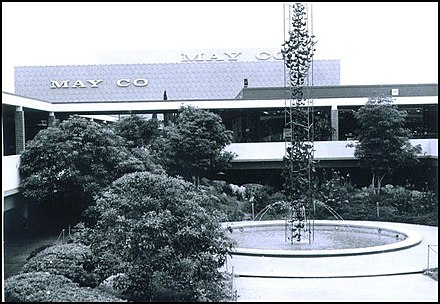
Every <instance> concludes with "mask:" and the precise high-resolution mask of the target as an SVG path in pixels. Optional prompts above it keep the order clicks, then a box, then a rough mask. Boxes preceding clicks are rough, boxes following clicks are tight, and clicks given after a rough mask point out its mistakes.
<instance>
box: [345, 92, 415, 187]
mask: <svg viewBox="0 0 440 304" xmlns="http://www.w3.org/2000/svg"><path fill="white" fill-rule="evenodd" d="M392 101H393V100H392V98H391V97H387V96H383V95H378V96H373V97H370V98H369V99H368V101H367V103H366V104H365V105H364V106H362V107H361V108H360V109H359V110H358V111H357V112H355V113H354V116H355V118H356V120H357V123H358V127H359V129H358V130H357V133H358V143H357V144H355V145H354V146H355V152H354V156H355V157H357V158H359V159H360V162H361V165H362V166H363V167H364V168H368V169H369V170H371V172H372V180H371V185H372V186H373V188H374V189H375V193H377V194H378V193H380V188H381V184H382V181H383V179H384V177H385V175H386V174H392V173H393V172H394V171H395V170H396V169H397V168H398V167H400V166H403V165H405V164H408V163H410V162H412V163H415V162H417V161H418V160H417V154H419V153H421V151H422V148H421V146H420V145H417V146H412V145H411V143H410V142H409V136H410V131H409V129H406V128H404V125H405V117H406V115H407V113H406V111H403V110H399V109H398V108H397V106H395V105H394V104H393V103H392ZM349 146H353V145H349Z"/></svg>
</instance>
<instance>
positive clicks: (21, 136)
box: [15, 106, 26, 154]
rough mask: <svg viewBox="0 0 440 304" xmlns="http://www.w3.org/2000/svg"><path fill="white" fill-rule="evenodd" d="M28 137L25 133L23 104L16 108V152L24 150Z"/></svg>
mask: <svg viewBox="0 0 440 304" xmlns="http://www.w3.org/2000/svg"><path fill="white" fill-rule="evenodd" d="M25 143H26V137H25V133H24V111H23V107H22V106H18V107H16V108H15V153H16V154H20V153H21V152H22V151H23V150H24V146H25Z"/></svg>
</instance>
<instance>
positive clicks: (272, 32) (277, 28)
mask: <svg viewBox="0 0 440 304" xmlns="http://www.w3.org/2000/svg"><path fill="white" fill-rule="evenodd" d="M292 3H293V2H292ZM292 3H290V2H255V3H254V2H242V3H240V2H223V3H222V2H202V3H198V2H183V3H174V2H160V3H159V2H158V3H154V2H147V3H137V2H133V3H127V2H120V3H113V2H110V3H88V2H81V3H75V2H70V3H69V2H59V3H45V2H39V3H38V2H37V3H23V2H21V3H20V2H19V3H14V2H2V91H6V92H14V86H13V83H14V66H40V65H79V64H98V56H99V54H100V52H105V51H148V50H178V51H183V50H191V49H228V48H229V49H231V48H233V49H246V48H269V49H280V48H281V44H282V43H283V42H284V26H285V22H284V7H285V6H286V4H292ZM309 8H311V12H312V13H311V14H309V16H311V19H312V21H313V22H312V27H313V34H314V35H315V36H316V40H317V41H318V43H317V44H316V52H315V57H314V58H315V59H340V60H341V84H342V85H351V84H353V85H355V84H404V83H438V3H437V2H412V3H411V2H409V3H407V2H401V3H394V2H390V3H381V2H376V3H371V2H365V3H362V2H359V3H358V2H352V3H335V2H332V3H320V2H312V3H309ZM287 22H288V20H287ZM286 26H288V24H286Z"/></svg>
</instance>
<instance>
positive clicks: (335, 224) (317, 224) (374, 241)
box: [223, 220, 422, 257]
mask: <svg viewBox="0 0 440 304" xmlns="http://www.w3.org/2000/svg"><path fill="white" fill-rule="evenodd" d="M223 225H224V227H225V228H227V229H226V231H228V232H227V233H228V234H229V236H230V237H231V238H232V239H234V240H235V241H236V242H237V244H236V248H235V249H234V250H233V251H232V252H231V254H233V255H250V256H268V257H270V256H273V257H324V256H344V255H361V254H371V253H382V252H387V251H395V250H401V249H405V248H409V247H412V246H415V245H417V244H419V243H420V242H421V240H422V238H421V236H420V235H419V234H418V233H416V232H414V231H411V230H406V229H399V230H396V229H395V228H392V227H391V226H390V225H389V224H388V223H386V222H364V221H340V220H314V221H313V226H311V225H309V227H306V229H305V231H306V233H307V234H308V236H307V237H304V238H303V239H302V240H301V241H299V242H296V241H293V242H290V241H289V240H288V237H287V235H288V234H287V231H286V222H285V221H284V220H272V221H248V222H228V223H223Z"/></svg>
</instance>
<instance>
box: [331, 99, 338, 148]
mask: <svg viewBox="0 0 440 304" xmlns="http://www.w3.org/2000/svg"><path fill="white" fill-rule="evenodd" d="M330 122H331V125H332V128H333V129H334V130H335V132H334V133H333V134H332V140H334V141H337V140H339V114H338V106H336V105H332V109H331V113H330Z"/></svg>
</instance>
